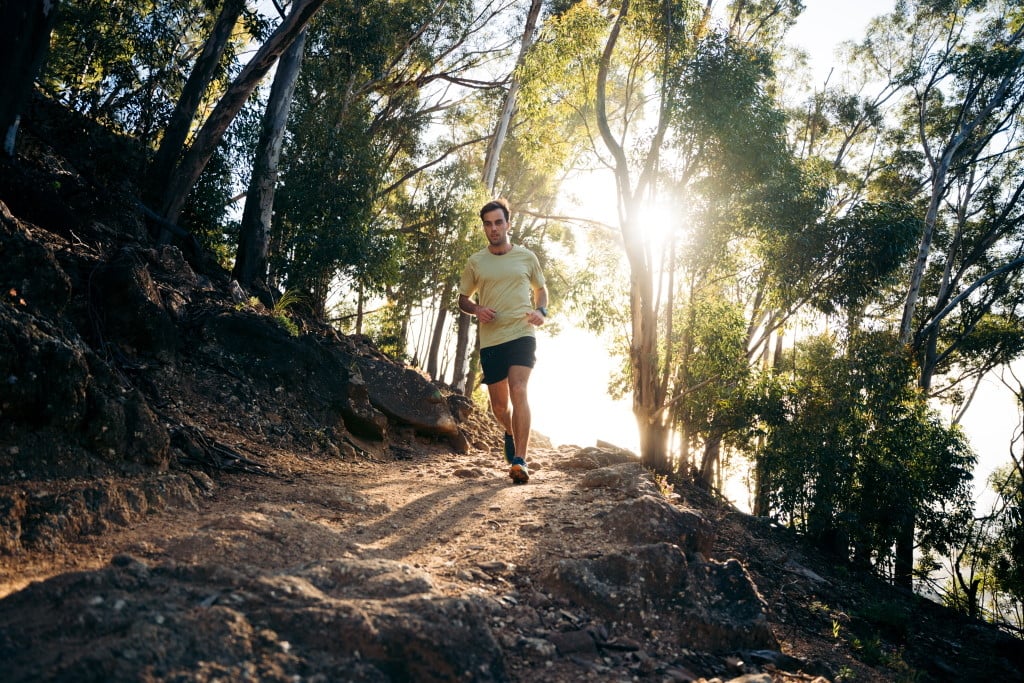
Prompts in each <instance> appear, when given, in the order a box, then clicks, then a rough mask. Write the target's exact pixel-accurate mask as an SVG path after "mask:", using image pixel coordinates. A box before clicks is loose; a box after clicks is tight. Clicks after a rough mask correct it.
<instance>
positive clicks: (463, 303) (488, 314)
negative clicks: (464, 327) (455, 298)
mask: <svg viewBox="0 0 1024 683" xmlns="http://www.w3.org/2000/svg"><path fill="white" fill-rule="evenodd" d="M459 310H460V311H462V312H463V313H469V314H470V315H475V316H476V319H477V320H479V321H480V322H482V323H489V322H491V321H492V320H494V318H495V316H496V315H497V313H496V312H495V310H494V309H493V308H487V307H486V306H481V305H480V304H478V303H476V302H475V301H473V300H472V299H470V298H469V297H468V296H466V295H465V294H459Z"/></svg>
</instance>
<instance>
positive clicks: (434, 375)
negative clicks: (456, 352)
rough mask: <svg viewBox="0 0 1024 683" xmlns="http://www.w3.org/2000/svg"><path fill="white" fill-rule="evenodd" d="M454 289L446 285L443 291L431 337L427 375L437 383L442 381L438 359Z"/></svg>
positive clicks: (450, 285) (448, 284)
mask: <svg viewBox="0 0 1024 683" xmlns="http://www.w3.org/2000/svg"><path fill="white" fill-rule="evenodd" d="M454 289H455V288H454V286H453V285H452V284H451V283H445V286H444V291H442V293H441V298H440V300H439V302H438V307H437V320H435V321H434V331H433V333H432V334H431V335H430V348H429V350H428V351H427V374H428V375H430V378H431V379H433V380H435V381H437V380H440V379H441V377H440V376H439V375H438V372H437V367H438V360H437V359H438V356H439V355H440V353H441V340H442V339H443V338H444V326H445V323H447V322H448V307H447V306H446V305H445V304H446V302H447V301H448V300H450V299H451V297H452V290H454Z"/></svg>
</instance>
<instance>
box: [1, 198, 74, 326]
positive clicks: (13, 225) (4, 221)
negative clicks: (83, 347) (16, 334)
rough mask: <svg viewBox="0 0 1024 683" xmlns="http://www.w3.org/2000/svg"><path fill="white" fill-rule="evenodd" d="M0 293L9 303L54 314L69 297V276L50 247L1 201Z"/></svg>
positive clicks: (20, 307) (35, 311)
mask: <svg viewBox="0 0 1024 683" xmlns="http://www.w3.org/2000/svg"><path fill="white" fill-rule="evenodd" d="M0 263H2V264H3V267H2V268H0V296H2V297H3V298H4V300H6V301H7V303H9V304H10V305H11V306H13V307H15V308H18V309H22V310H25V311H28V312H31V313H34V314H41V315H44V316H49V317H57V316H60V315H61V314H63V313H64V310H65V309H66V308H67V307H68V304H69V303H70V300H71V279H70V278H69V277H68V274H67V273H66V272H64V270H63V269H62V268H61V266H60V263H58V261H57V258H56V257H55V256H54V253H53V249H51V248H50V247H48V246H46V245H44V244H41V243H40V242H37V241H35V240H33V239H32V236H31V234H30V232H29V229H28V228H27V227H26V226H25V225H24V224H23V223H22V222H21V221H19V220H18V219H17V218H15V217H14V216H13V215H11V213H10V211H9V210H8V208H7V205H6V204H4V203H3V202H0Z"/></svg>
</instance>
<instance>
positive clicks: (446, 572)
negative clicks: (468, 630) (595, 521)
mask: <svg viewBox="0 0 1024 683" xmlns="http://www.w3.org/2000/svg"><path fill="white" fill-rule="evenodd" d="M575 450H576V449H574V448H572V447H566V448H565V449H564V450H563V451H562V452H559V451H558V450H555V449H545V450H539V451H537V452H536V453H535V455H533V456H532V457H531V462H532V464H533V468H532V469H533V471H532V478H531V480H530V482H529V484H527V485H525V486H514V485H512V484H511V483H510V480H509V478H508V477H507V476H506V474H505V467H504V463H503V461H502V460H501V457H500V456H499V455H495V454H492V453H483V452H476V453H473V454H470V455H466V456H458V455H454V454H444V455H442V456H439V457H433V458H427V457H417V458H416V460H415V461H408V462H404V463H403V462H397V463H394V462H392V463H374V462H369V461H365V460H363V461H358V462H341V461H337V460H335V461H327V460H322V459H316V460H313V459H305V458H301V457H297V456H292V457H289V456H281V457H280V458H279V459H278V462H276V463H275V464H274V467H275V469H276V470H277V471H283V472H285V474H283V475H282V476H279V477H259V476H252V475H226V476H224V477H222V478H221V479H220V480H219V482H218V486H217V490H216V491H215V492H214V493H213V495H212V496H210V497H209V498H206V499H203V500H201V502H200V503H199V505H198V507H197V509H188V508H181V509H174V510H168V511H163V512H159V513H156V514H153V515H151V516H149V517H148V518H146V519H144V520H143V521H141V522H139V523H136V524H132V525H131V526H129V527H126V528H117V527H115V528H112V529H111V530H110V531H109V532H108V533H104V534H102V535H100V536H93V537H87V538H84V539H82V542H81V543H80V544H76V545H75V546H74V547H73V548H72V549H71V552H66V551H64V550H61V551H60V552H57V553H53V554H47V553H40V552H36V553H29V554H23V555H21V556H15V557H3V558H2V559H0V597H3V596H6V595H8V594H10V593H11V592H13V591H16V590H20V589H21V588H24V587H25V585H27V584H28V583H30V582H31V581H36V580H42V579H45V578H48V577H49V576H53V575H55V574H59V573H63V572H67V571H83V570H92V569H98V568H100V567H102V566H105V565H107V564H109V563H110V561H111V559H112V558H113V557H115V556H116V555H119V554H130V555H132V556H135V557H138V558H139V559H141V560H144V561H146V562H148V563H158V562H163V561H169V560H170V561H175V562H181V563H194V564H203V563H209V562H223V561H228V562H231V563H234V564H236V565H239V566H241V565H247V566H252V567H254V568H260V569H262V570H275V569H282V570H283V569H287V568H290V567H295V566H298V565H303V564H308V563H310V562H314V561H318V560H323V559H326V558H332V557H353V556H358V557H361V558H373V559H386V560H393V561H397V562H403V563H406V564H409V565H412V566H415V567H420V568H423V569H426V570H428V571H430V572H431V573H432V574H434V575H436V576H438V577H441V578H444V579H446V580H451V581H454V582H456V584H458V582H459V581H461V580H462V579H461V577H465V576H467V572H471V570H472V568H473V567H475V566H477V565H479V564H486V565H488V566H491V565H494V564H495V563H497V562H505V563H513V564H519V563H524V562H529V561H531V558H535V557H537V556H538V555H540V556H548V557H550V556H557V555H568V554H569V553H570V552H577V551H578V546H579V545H580V541H583V540H584V539H582V538H581V534H580V531H581V530H582V529H583V528H585V526H586V520H585V519H581V517H582V516H583V515H582V508H581V507H580V506H579V505H578V504H574V503H576V502H577V501H578V498H579V496H580V495H581V494H580V492H579V491H576V490H573V488H572V481H571V477H570V475H569V474H568V473H566V472H564V471H559V470H557V469H554V468H553V467H552V465H553V463H555V462H557V460H558V459H560V458H561V459H564V458H567V457H569V456H570V455H571V454H572V453H573V452H575ZM574 541H575V543H574ZM570 545H572V546H574V547H573V550H572V551H570V550H569V548H568V546H570ZM458 589H459V586H458V585H455V586H453V587H452V590H454V591H457V590H458Z"/></svg>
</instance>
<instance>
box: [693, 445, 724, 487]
mask: <svg viewBox="0 0 1024 683" xmlns="http://www.w3.org/2000/svg"><path fill="white" fill-rule="evenodd" d="M721 455H722V434H721V433H719V432H717V431H713V432H711V433H710V434H708V440H707V441H706V442H705V443H704V456H703V457H702V458H701V461H700V481H698V482H697V483H699V484H700V485H701V486H703V487H704V488H707V489H711V488H712V487H713V486H714V480H713V479H712V477H714V474H715V468H716V465H718V461H719V460H720V459H721Z"/></svg>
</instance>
